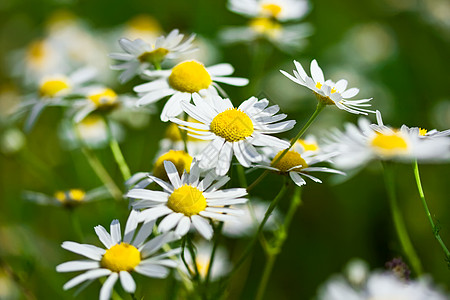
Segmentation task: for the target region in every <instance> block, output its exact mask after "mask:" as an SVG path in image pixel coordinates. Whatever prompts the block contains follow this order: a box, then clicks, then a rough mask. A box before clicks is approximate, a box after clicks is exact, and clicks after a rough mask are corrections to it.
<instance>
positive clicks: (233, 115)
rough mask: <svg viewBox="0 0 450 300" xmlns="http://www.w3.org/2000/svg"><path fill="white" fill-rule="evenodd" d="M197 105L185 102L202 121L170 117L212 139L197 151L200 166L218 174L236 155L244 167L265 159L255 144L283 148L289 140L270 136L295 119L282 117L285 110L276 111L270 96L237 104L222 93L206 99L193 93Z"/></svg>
mask: <svg viewBox="0 0 450 300" xmlns="http://www.w3.org/2000/svg"><path fill="white" fill-rule="evenodd" d="M193 100H194V103H195V106H194V105H192V104H190V103H187V102H184V103H182V106H183V109H184V110H185V112H186V113H187V114H188V115H190V116H191V117H192V118H194V119H195V120H197V121H199V122H200V123H192V122H185V121H182V120H179V119H171V121H172V122H174V123H177V124H180V125H182V127H180V128H182V129H185V130H188V131H189V132H190V133H188V134H189V135H191V136H193V137H196V138H199V139H203V140H210V141H211V142H210V143H209V145H208V146H207V147H206V148H205V149H204V150H203V151H202V152H201V153H200V154H199V155H198V157H197V158H198V159H199V161H200V168H202V169H211V168H215V170H216V173H217V174H218V175H225V174H226V173H227V172H228V170H229V168H230V164H231V160H232V158H233V154H234V156H236V158H237V160H238V161H239V163H240V164H241V165H242V166H244V167H247V168H248V167H250V165H251V164H252V163H255V162H259V161H261V160H262V156H261V154H260V153H258V151H256V148H255V146H271V147H274V148H278V149H284V148H287V147H288V146H289V143H288V142H286V141H283V140H281V139H279V138H276V137H273V136H271V134H274V133H280V132H284V131H287V130H290V129H292V127H294V125H295V121H293V120H290V121H283V122H279V121H281V120H283V119H285V118H286V115H285V114H278V115H277V114H276V113H277V112H278V110H279V107H278V105H273V106H269V107H268V105H269V101H268V100H267V99H261V100H258V99H257V98H256V97H251V98H249V99H248V100H246V101H244V102H242V104H241V105H239V107H234V106H233V104H232V103H231V101H230V100H229V99H222V98H221V97H219V96H213V97H211V99H210V101H204V100H203V99H201V98H200V96H199V95H194V96H193Z"/></svg>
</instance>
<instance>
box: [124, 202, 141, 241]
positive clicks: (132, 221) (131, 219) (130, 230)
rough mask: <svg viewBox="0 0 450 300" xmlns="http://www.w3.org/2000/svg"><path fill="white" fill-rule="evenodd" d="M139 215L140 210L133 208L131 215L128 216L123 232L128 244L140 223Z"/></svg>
mask: <svg viewBox="0 0 450 300" xmlns="http://www.w3.org/2000/svg"><path fill="white" fill-rule="evenodd" d="M138 215H139V212H138V211H137V210H134V209H132V210H131V212H130V215H129V216H128V220H127V223H126V225H125V231H124V233H123V242H124V243H127V244H130V243H131V241H132V239H133V237H134V234H135V232H136V228H137V225H138Z"/></svg>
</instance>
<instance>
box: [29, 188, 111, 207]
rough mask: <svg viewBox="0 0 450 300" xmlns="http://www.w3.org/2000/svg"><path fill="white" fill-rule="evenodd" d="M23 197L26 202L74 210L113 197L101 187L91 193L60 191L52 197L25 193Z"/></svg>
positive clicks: (36, 193) (71, 190)
mask: <svg viewBox="0 0 450 300" xmlns="http://www.w3.org/2000/svg"><path fill="white" fill-rule="evenodd" d="M23 197H24V198H25V199H26V200H29V201H32V202H35V203H37V204H41V205H55V206H63V207H66V208H72V207H75V206H78V205H81V204H83V203H87V202H92V201H98V200H103V199H107V198H109V197H111V195H110V194H109V192H108V189H107V188H106V187H104V186H101V187H98V188H96V189H93V190H90V191H85V190H82V189H69V190H64V191H63V190H60V191H56V192H55V194H54V195H52V196H50V195H46V194H43V193H38V192H32V191H25V192H24V193H23Z"/></svg>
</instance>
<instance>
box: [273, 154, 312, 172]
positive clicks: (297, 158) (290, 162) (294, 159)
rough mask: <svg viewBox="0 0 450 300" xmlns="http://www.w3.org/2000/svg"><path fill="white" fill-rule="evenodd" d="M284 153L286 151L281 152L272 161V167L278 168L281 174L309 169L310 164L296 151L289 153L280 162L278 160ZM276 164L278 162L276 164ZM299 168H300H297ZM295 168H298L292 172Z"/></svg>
mask: <svg viewBox="0 0 450 300" xmlns="http://www.w3.org/2000/svg"><path fill="white" fill-rule="evenodd" d="M283 152H284V150H281V151H280V152H278V154H277V155H275V157H274V158H273V159H272V163H271V165H272V167H274V168H277V169H278V170H280V172H288V170H289V172H290V171H297V172H298V171H300V170H302V169H304V168H307V167H308V164H307V163H306V161H305V160H304V159H303V158H302V156H301V155H300V153H298V152H296V151H288V152H287V153H286V154H285V155H284V156H283V157H282V158H281V159H280V160H278V158H279V157H280V156H281V154H282V153H283ZM274 162H276V163H275V164H274ZM297 166H298V167H297ZM293 167H297V168H295V169H292V170H290V169H291V168H293Z"/></svg>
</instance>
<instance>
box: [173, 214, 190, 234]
mask: <svg viewBox="0 0 450 300" xmlns="http://www.w3.org/2000/svg"><path fill="white" fill-rule="evenodd" d="M190 228H191V220H190V219H189V218H188V217H183V218H181V220H180V222H178V226H177V228H176V229H175V233H176V234H177V235H179V236H184V235H185V234H186V233H187V232H188V231H189V229H190Z"/></svg>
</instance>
